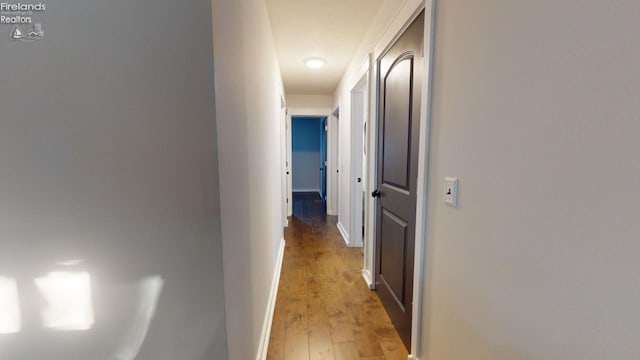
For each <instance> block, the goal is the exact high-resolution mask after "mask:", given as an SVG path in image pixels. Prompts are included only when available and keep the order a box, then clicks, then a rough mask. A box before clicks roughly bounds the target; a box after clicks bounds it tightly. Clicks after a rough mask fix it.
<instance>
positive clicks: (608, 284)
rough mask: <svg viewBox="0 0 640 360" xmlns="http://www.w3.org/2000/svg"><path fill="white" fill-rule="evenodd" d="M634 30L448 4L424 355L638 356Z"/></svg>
mask: <svg viewBox="0 0 640 360" xmlns="http://www.w3.org/2000/svg"><path fill="white" fill-rule="evenodd" d="M639 17H640V7H639V5H638V1H636V0H622V1H616V2H602V1H595V0H579V1H578V0H567V1H528V2H514V1H508V0H489V1H483V2H478V1H472V0H447V1H439V2H438V5H437V15H436V31H435V34H436V42H435V62H434V77H433V79H434V88H433V94H434V97H433V112H432V126H431V131H432V132H431V146H430V149H431V154H430V177H429V183H430V190H429V195H430V199H432V201H431V203H430V207H429V209H428V222H427V227H428V237H427V244H428V248H427V264H428V268H427V275H428V279H429V282H428V285H429V287H428V288H427V289H425V296H428V297H429V298H430V301H429V306H428V309H427V310H428V311H426V312H425V313H424V321H425V322H426V324H427V325H428V328H427V331H426V332H425V334H424V338H423V340H424V341H425V342H426V343H425V345H424V349H426V351H425V354H423V357H422V358H425V359H432V360H438V359H448V360H463V359H465V360H466V359H471V358H473V359H493V360H499V359H505V360H507V359H509V360H511V359H523V360H525V359H545V360H553V359H557V360H561V359H563V360H564V359H583V360H591V359H592V360H596V359H625V360H627V359H628V360H631V359H638V358H640V346H639V345H638V331H639V329H640V311H638V304H640V290H639V289H640V286H639V284H638V274H639V273H640V262H639V261H638V259H639V258H640V242H638V238H639V234H640V222H638V208H637V207H638V204H639V203H640V191H638V184H640V168H639V167H638V154H640V141H638V139H640V121H639V118H638V114H639V113H640V105H639V103H638V93H640V72H639V71H638V63H640V47H638V41H637V34H639V33H640V22H638V18H639ZM449 175H451V176H458V177H459V178H460V199H459V207H458V208H457V209H454V208H451V207H448V206H445V205H444V204H443V203H442V201H441V198H442V196H441V194H442V191H443V179H444V177H445V176H449Z"/></svg>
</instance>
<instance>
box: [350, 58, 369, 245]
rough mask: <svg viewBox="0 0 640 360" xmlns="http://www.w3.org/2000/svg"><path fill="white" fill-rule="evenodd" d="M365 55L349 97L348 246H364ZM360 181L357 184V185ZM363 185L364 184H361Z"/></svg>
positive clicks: (367, 100) (366, 91) (366, 99)
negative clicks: (349, 197) (349, 196)
mask: <svg viewBox="0 0 640 360" xmlns="http://www.w3.org/2000/svg"><path fill="white" fill-rule="evenodd" d="M369 68H370V63H369V56H367V57H366V58H365V59H364V61H363V62H362V64H361V65H360V68H359V70H358V72H357V73H356V77H354V81H353V83H354V84H353V86H352V87H351V91H350V93H349V95H350V105H351V106H350V110H351V114H350V115H351V116H350V120H351V121H350V125H351V126H350V137H351V139H350V142H349V144H350V148H351V149H350V151H349V165H350V169H349V170H350V171H349V176H350V179H349V188H350V191H349V192H350V195H351V199H349V213H350V215H349V218H350V221H349V223H350V227H351V229H349V237H350V239H349V241H348V242H347V245H348V246H350V247H362V246H363V245H364V242H363V237H362V226H363V221H362V211H363V205H362V203H363V196H362V190H363V179H364V176H365V174H363V173H362V160H363V156H362V149H363V137H364V134H363V126H364V122H366V121H368V118H369V109H368V106H369V99H368V96H369V83H370V82H369ZM358 178H360V182H358V180H357V179H358ZM365 182H366V181H365Z"/></svg>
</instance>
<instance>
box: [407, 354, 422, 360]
mask: <svg viewBox="0 0 640 360" xmlns="http://www.w3.org/2000/svg"><path fill="white" fill-rule="evenodd" d="M407 359H408V360H420V358H419V357H417V356H415V355H411V354H409V357H408V358H407Z"/></svg>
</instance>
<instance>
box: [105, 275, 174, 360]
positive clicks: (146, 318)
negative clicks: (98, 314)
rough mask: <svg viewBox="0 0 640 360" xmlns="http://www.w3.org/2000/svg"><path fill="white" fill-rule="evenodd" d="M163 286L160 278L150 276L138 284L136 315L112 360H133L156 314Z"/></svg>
mask: <svg viewBox="0 0 640 360" xmlns="http://www.w3.org/2000/svg"><path fill="white" fill-rule="evenodd" d="M163 284H164V281H163V280H162V278H161V277H160V276H152V277H149V278H146V279H144V280H143V281H142V282H140V285H139V286H138V299H139V300H138V306H137V308H136V314H135V315H134V318H133V321H132V322H131V323H132V325H131V328H129V331H128V332H127V333H126V334H125V335H124V337H123V339H122V342H121V344H120V347H119V348H118V349H117V350H116V352H115V354H114V356H113V359H116V360H134V359H135V358H136V356H137V355H138V352H139V351H140V348H141V347H142V343H143V342H144V339H145V338H146V337H147V332H148V331H149V326H150V325H151V320H152V319H153V317H154V315H155V313H156V307H157V306H158V299H159V298H160V293H161V292H162V286H163Z"/></svg>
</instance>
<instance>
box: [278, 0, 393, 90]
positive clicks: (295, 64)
mask: <svg viewBox="0 0 640 360" xmlns="http://www.w3.org/2000/svg"><path fill="white" fill-rule="evenodd" d="M266 3H267V8H268V9H269V16H270V18H271V27H272V28H273V36H274V39H275V43H276V50H277V52H278V58H279V61H280V67H281V70H282V77H283V81H284V87H285V91H286V92H287V94H333V92H334V90H335V89H336V87H337V86H338V83H339V82H340V79H341V78H342V75H343V74H344V72H345V70H346V68H347V65H348V64H349V62H350V61H351V58H352V57H353V54H354V52H355V51H356V50H357V47H358V45H359V44H360V41H362V38H363V37H364V34H365V32H366V31H367V28H368V27H369V24H370V23H371V20H372V19H373V17H374V15H375V14H376V12H377V11H378V9H379V7H380V5H381V4H382V0H266ZM310 57H321V58H324V59H326V60H327V64H326V65H325V66H324V67H323V68H321V69H316V70H312V69H309V68H307V66H306V65H305V64H304V60H305V59H307V58H310Z"/></svg>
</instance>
